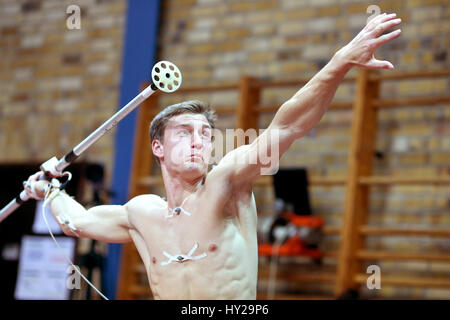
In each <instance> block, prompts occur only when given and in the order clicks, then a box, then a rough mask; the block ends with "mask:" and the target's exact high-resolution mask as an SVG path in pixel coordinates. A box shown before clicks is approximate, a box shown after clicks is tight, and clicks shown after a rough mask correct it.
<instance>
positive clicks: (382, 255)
mask: <svg viewBox="0 0 450 320" xmlns="http://www.w3.org/2000/svg"><path fill="white" fill-rule="evenodd" d="M356 257H357V258H358V259H361V260H372V259H375V260H420V261H444V262H450V255H449V254H443V253H404V252H388V251H368V250H360V251H358V252H357V253H356Z"/></svg>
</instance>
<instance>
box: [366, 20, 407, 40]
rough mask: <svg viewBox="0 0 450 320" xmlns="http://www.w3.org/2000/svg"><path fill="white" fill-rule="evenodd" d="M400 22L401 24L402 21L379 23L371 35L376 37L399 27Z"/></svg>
mask: <svg viewBox="0 0 450 320" xmlns="http://www.w3.org/2000/svg"><path fill="white" fill-rule="evenodd" d="M401 22H402V19H394V20H389V21H387V22H384V23H381V24H379V25H378V26H377V27H376V28H375V29H374V30H373V34H374V36H375V37H378V36H379V35H381V34H382V33H383V32H385V31H386V30H388V29H390V28H392V27H394V26H397V25H399V24H400V23H401Z"/></svg>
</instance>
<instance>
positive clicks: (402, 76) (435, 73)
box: [369, 70, 450, 81]
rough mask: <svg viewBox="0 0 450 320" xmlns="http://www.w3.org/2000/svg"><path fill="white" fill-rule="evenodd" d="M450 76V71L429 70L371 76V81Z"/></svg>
mask: <svg viewBox="0 0 450 320" xmlns="http://www.w3.org/2000/svg"><path fill="white" fill-rule="evenodd" d="M448 76H450V70H427V71H412V72H387V73H385V72H382V73H374V74H371V75H370V77H369V79H370V81H379V80H404V79H411V78H416V79H417V78H438V77H448Z"/></svg>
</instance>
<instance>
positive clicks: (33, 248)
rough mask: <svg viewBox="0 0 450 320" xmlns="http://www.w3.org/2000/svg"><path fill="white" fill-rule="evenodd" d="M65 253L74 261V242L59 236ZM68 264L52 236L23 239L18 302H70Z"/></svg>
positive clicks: (16, 296) (18, 275)
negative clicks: (68, 300)
mask: <svg viewBox="0 0 450 320" xmlns="http://www.w3.org/2000/svg"><path fill="white" fill-rule="evenodd" d="M56 240H57V241H58V243H59V245H60V247H61V248H62V251H63V252H64V253H65V254H66V256H67V257H69V258H70V259H71V260H72V259H73V253H74V249H75V239H72V238H68V237H56ZM68 266H69V263H68V262H67V260H66V258H65V257H64V256H63V254H62V252H61V250H60V249H59V248H58V247H57V246H56V244H55V242H54V241H53V239H52V238H50V237H38V236H24V237H23V238H22V245H21V250H20V261H19V270H18V274H17V282H16V290H15V293H14V297H15V298H16V299H18V300H35V299H39V300H67V299H69V293H70V292H69V289H68V288H67V285H66V282H67V279H68V278H69V276H70V274H69V273H68V272H67V269H68Z"/></svg>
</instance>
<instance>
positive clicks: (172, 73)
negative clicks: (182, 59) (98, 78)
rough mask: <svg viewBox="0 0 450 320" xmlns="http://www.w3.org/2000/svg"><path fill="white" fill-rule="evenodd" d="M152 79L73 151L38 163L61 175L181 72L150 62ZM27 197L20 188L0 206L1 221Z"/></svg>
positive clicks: (173, 86)
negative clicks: (149, 83) (13, 196)
mask: <svg viewBox="0 0 450 320" xmlns="http://www.w3.org/2000/svg"><path fill="white" fill-rule="evenodd" d="M152 81H153V83H152V84H151V85H149V86H148V87H147V88H145V89H144V90H143V91H142V92H141V93H139V94H138V95H137V96H136V97H135V98H134V99H133V100H131V101H130V102H129V103H128V104H127V105H125V106H124V107H123V108H122V109H120V110H119V111H118V112H116V113H115V114H114V115H113V116H112V117H111V118H109V119H108V120H107V121H106V122H105V123H103V124H102V125H101V126H100V127H99V128H97V130H95V131H94V132H92V133H91V134H90V135H89V136H88V137H87V138H86V139H84V140H83V141H82V142H81V143H79V144H78V145H77V146H76V147H75V148H73V149H72V151H70V152H69V153H67V154H66V155H65V156H64V157H62V158H61V159H60V160H58V159H57V158H56V157H53V158H51V159H49V160H47V161H46V162H44V163H43V164H42V165H41V170H42V171H44V173H46V175H47V178H51V177H58V176H60V175H61V173H62V172H63V170H64V169H65V168H66V167H67V166H69V165H70V164H71V163H72V162H73V161H75V160H76V159H77V158H78V157H79V156H80V155H81V154H82V153H83V152H84V151H85V150H86V149H87V148H89V147H90V146H91V145H92V144H94V142H96V141H97V140H98V139H100V138H101V137H102V136H103V135H104V134H106V133H107V132H108V131H110V130H111V129H112V128H113V127H115V126H116V125H117V123H119V121H121V120H122V119H123V118H124V117H125V116H126V115H128V114H129V113H130V112H131V111H133V110H134V109H135V108H136V107H137V106H139V104H141V103H142V102H143V101H144V100H146V99H147V98H148V97H150V96H151V95H152V94H153V93H154V92H155V91H156V90H158V89H159V90H161V91H164V92H167V93H170V92H174V91H176V90H177V89H178V88H179V87H180V85H181V81H182V77H181V72H180V70H179V69H178V68H177V66H175V65H174V64H173V63H171V62H169V61H160V62H158V63H156V64H155V65H154V66H153V69H152ZM28 199H29V197H28V195H27V193H26V192H25V190H23V191H22V192H21V193H20V195H19V196H17V197H16V198H15V199H13V200H12V201H10V202H9V204H7V205H6V206H5V207H4V208H3V209H1V210H0V223H1V222H2V221H3V220H4V219H5V218H6V217H7V216H9V215H10V214H11V213H12V212H14V210H16V209H17V208H18V207H20V206H21V205H22V204H23V203H24V202H25V201H27V200H28Z"/></svg>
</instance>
